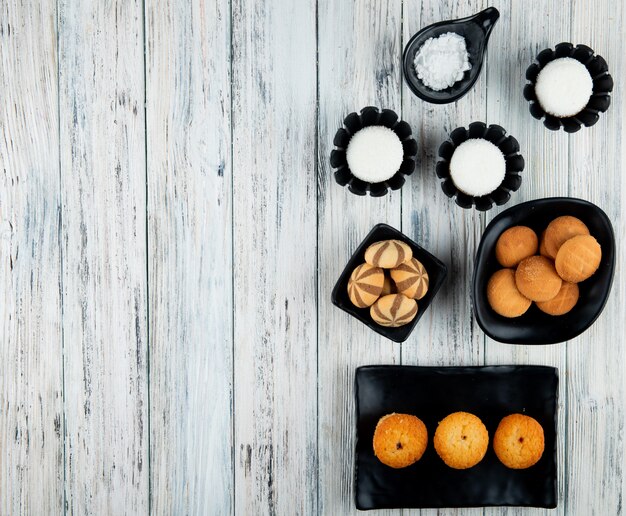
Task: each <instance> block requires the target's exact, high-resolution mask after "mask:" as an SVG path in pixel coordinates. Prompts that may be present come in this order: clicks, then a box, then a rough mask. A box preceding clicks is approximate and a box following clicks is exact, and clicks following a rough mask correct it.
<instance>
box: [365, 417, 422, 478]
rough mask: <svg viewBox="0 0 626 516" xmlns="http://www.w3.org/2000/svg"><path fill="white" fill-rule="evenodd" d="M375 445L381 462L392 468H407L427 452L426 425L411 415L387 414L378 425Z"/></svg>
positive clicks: (375, 452) (375, 453) (375, 450)
mask: <svg viewBox="0 0 626 516" xmlns="http://www.w3.org/2000/svg"><path fill="white" fill-rule="evenodd" d="M373 444H374V455H376V457H378V460H379V461H380V462H382V463H383V464H385V465H387V466H389V467H391V468H406V467H407V466H410V465H411V464H414V463H416V462H417V461H418V460H420V459H421V458H422V455H424V452H425V451H426V445H427V444H428V432H427V430H426V425H425V424H424V423H423V422H422V420H421V419H419V418H417V417H415V416H411V415H409V414H395V413H394V414H387V415H386V416H384V417H382V418H380V420H379V421H378V424H377V425H376V430H375V431H374V443H373Z"/></svg>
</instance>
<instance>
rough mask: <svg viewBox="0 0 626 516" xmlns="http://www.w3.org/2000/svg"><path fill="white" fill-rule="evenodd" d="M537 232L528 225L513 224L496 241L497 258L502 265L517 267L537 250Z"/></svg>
mask: <svg viewBox="0 0 626 516" xmlns="http://www.w3.org/2000/svg"><path fill="white" fill-rule="evenodd" d="M537 245H538V241H537V234H536V233H535V232H534V231H533V230H532V229H530V228H529V227H526V226H513V227H512V228H509V229H507V230H506V231H504V232H503V233H502V234H501V235H500V237H499V238H498V241H497V242H496V259H497V260H498V262H500V265H502V267H515V266H516V265H517V264H519V262H521V261H522V260H523V259H524V258H528V257H529V256H532V255H533V254H535V253H536V252H537Z"/></svg>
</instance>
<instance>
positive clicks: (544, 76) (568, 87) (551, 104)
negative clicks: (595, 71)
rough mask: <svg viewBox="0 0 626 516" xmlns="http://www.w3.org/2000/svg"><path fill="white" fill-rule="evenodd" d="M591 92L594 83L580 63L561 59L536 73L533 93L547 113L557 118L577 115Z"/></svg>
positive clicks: (569, 58)
mask: <svg viewBox="0 0 626 516" xmlns="http://www.w3.org/2000/svg"><path fill="white" fill-rule="evenodd" d="M592 92H593V80H592V79H591V75H589V71H588V70H587V68H585V65H583V64H582V63H581V62H579V61H577V60H576V59H572V58H571V57H562V58H560V59H555V60H554V61H551V62H549V63H548V64H547V65H546V66H544V67H543V69H542V70H541V71H540V72H539V75H538V76H537V81H536V82H535V94H536V95H537V100H538V101H539V104H540V105H541V107H542V108H543V109H544V111H546V112H547V113H550V114H551V115H554V116H556V117H559V118H564V117H568V116H574V115H576V114H578V113H580V112H581V111H582V110H583V109H584V108H585V106H586V105H587V103H588V102H589V98H590V97H591V93H592Z"/></svg>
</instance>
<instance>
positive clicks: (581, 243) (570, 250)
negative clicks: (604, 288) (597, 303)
mask: <svg viewBox="0 0 626 516" xmlns="http://www.w3.org/2000/svg"><path fill="white" fill-rule="evenodd" d="M601 260H602V249H601V248H600V244H599V243H598V241H597V240H596V239H595V238H593V237H592V236H591V235H579V236H575V237H574V238H570V239H569V240H568V241H567V242H565V243H564V244H563V245H562V246H561V248H560V249H559V252H558V253H557V255H556V261H555V265H556V271H557V272H558V273H559V276H561V278H563V279H564V280H565V281H571V282H573V283H578V282H580V281H585V280H586V279H587V278H589V277H591V276H592V275H593V273H594V272H596V271H597V270H598V267H599V266H600V261H601Z"/></svg>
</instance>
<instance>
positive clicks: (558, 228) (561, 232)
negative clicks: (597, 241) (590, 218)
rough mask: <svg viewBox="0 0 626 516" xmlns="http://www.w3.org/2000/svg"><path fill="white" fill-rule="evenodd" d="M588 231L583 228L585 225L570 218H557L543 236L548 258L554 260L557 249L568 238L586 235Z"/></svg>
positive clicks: (585, 227)
mask: <svg viewBox="0 0 626 516" xmlns="http://www.w3.org/2000/svg"><path fill="white" fill-rule="evenodd" d="M588 234H589V229H588V228H587V226H585V223H584V222H583V221H582V220H580V219H577V218H576V217H571V216H569V215H564V216H563V217H557V218H556V219H554V220H553V221H552V222H550V224H548V227H547V228H546V232H545V235H544V240H545V248H546V253H548V254H547V256H548V258H552V259H553V260H554V259H555V258H556V253H558V252H559V248H560V247H561V246H562V245H563V244H564V243H565V242H567V241H568V240H569V239H570V238H572V237H575V236H576V235H588Z"/></svg>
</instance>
